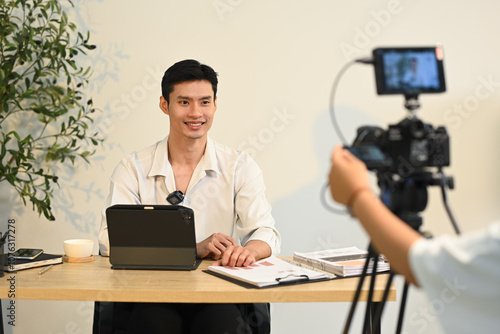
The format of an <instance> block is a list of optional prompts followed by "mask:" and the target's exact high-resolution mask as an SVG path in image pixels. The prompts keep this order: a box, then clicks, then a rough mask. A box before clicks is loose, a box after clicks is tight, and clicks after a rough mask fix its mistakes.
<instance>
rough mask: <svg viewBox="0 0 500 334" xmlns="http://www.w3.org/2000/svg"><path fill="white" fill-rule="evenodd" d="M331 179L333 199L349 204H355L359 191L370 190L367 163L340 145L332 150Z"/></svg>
mask: <svg viewBox="0 0 500 334" xmlns="http://www.w3.org/2000/svg"><path fill="white" fill-rule="evenodd" d="M329 181H330V191H331V194H332V197H333V199H334V200H335V201H337V202H339V203H341V204H344V205H348V206H351V205H352V204H353V201H354V199H355V197H356V195H357V193H359V192H361V191H364V190H370V185H369V179H368V172H367V169H366V165H365V164H364V162H362V161H361V160H359V159H358V158H356V157H355V156H354V155H353V154H351V152H349V151H348V150H346V149H344V148H342V146H340V145H337V146H335V148H334V149H333V152H332V167H331V169H330V175H329Z"/></svg>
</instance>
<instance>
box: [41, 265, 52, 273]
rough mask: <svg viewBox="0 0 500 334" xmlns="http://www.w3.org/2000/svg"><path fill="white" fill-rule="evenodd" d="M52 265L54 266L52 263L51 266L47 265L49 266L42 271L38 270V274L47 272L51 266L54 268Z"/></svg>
mask: <svg viewBox="0 0 500 334" xmlns="http://www.w3.org/2000/svg"><path fill="white" fill-rule="evenodd" d="M52 267H53V265H52V264H51V265H50V266H47V267H45V268H43V269H42V270H40V271H39V272H38V275H42V274H45V273H46V272H47V271H49V269H50V268H52Z"/></svg>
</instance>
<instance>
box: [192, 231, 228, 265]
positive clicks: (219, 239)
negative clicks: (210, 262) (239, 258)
mask: <svg viewBox="0 0 500 334" xmlns="http://www.w3.org/2000/svg"><path fill="white" fill-rule="evenodd" d="M230 246H236V240H235V239H234V238H232V237H228V236H227V235H225V234H222V233H214V234H212V235H211V236H209V237H208V238H206V239H205V240H203V241H202V242H200V243H198V244H196V255H197V256H198V257H199V258H202V259H204V258H207V257H209V258H212V259H214V260H219V259H220V258H221V257H222V254H223V253H224V252H225V251H226V249H227V248H228V247H230Z"/></svg>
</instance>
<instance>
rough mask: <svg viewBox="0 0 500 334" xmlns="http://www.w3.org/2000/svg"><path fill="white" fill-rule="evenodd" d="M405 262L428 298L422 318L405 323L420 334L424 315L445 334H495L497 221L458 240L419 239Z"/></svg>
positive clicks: (498, 313)
mask: <svg viewBox="0 0 500 334" xmlns="http://www.w3.org/2000/svg"><path fill="white" fill-rule="evenodd" d="M409 260H410V265H411V269H412V271H413V274H414V275H415V278H416V280H417V282H418V283H419V285H420V286H422V287H423V289H424V290H425V292H426V293H427V295H428V296H429V305H427V306H426V308H427V309H426V311H427V314H426V317H424V316H422V314H421V312H420V313H419V314H414V315H412V317H411V318H410V322H411V323H412V324H414V325H415V326H418V331H419V332H422V333H423V332H425V330H426V329H427V326H428V321H429V320H428V319H429V318H428V316H431V318H434V317H437V318H439V319H440V321H441V324H442V325H443V329H444V331H445V332H446V333H453V334H455V333H464V334H465V333H467V334H468V333H481V334H486V333H498V332H499V328H500V222H496V223H493V224H491V225H490V226H489V227H488V228H486V229H483V230H479V231H476V232H473V233H468V234H464V235H463V236H461V237H456V236H439V237H437V238H436V239H432V240H427V239H421V240H419V241H417V242H415V243H414V244H413V245H412V247H411V248H410V254H409ZM422 307H423V306H422ZM415 313H416V312H415Z"/></svg>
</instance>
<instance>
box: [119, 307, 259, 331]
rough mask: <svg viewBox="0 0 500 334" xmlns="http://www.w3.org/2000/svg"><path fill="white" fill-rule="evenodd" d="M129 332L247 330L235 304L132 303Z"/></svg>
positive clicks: (245, 322)
mask: <svg viewBox="0 0 500 334" xmlns="http://www.w3.org/2000/svg"><path fill="white" fill-rule="evenodd" d="M127 327H128V333H129V334H135V333H148V334H149V333H150V334H154V333H162V334H164V333H178V334H188V333H189V334H195V333H196V334H198V333H204V334H210V333H213V334H226V333H227V334H250V333H251V330H250V327H249V325H248V320H247V319H246V316H244V315H242V314H241V312H240V309H239V308H238V305H236V304H163V303H137V304H134V307H133V309H132V313H131V315H130V319H129V321H128V326H127Z"/></svg>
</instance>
